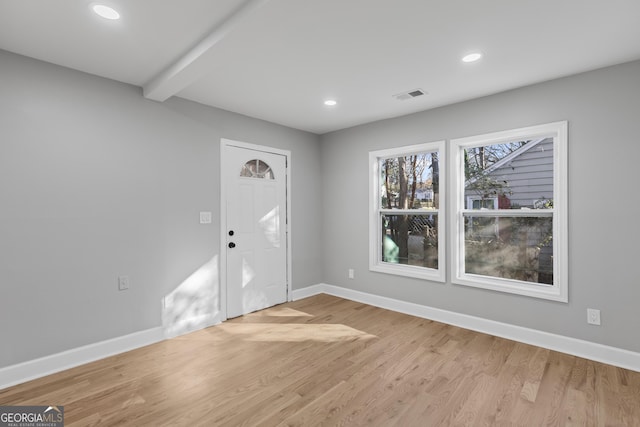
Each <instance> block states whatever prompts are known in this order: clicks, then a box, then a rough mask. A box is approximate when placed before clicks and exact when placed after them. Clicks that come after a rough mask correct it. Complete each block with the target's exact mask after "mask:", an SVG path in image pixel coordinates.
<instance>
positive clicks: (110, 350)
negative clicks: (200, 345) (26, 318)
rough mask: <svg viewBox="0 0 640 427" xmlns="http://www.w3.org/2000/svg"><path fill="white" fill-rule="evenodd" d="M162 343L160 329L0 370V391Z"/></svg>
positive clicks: (162, 337) (135, 333)
mask: <svg viewBox="0 0 640 427" xmlns="http://www.w3.org/2000/svg"><path fill="white" fill-rule="evenodd" d="M163 340H164V330H163V329H162V328H160V327H158V328H152V329H147V330H144V331H140V332H134V333H133V334H129V335H125V336H122V337H116V338H112V339H109V340H106V341H101V342H97V343H94V344H89V345H85V346H82V347H78V348H73V349H71V350H67V351H63V352H61V353H56V354H52V355H50V356H45V357H41V358H39V359H34V360H29V361H27V362H22V363H18V364H16V365H12V366H7V367H5V368H0V390H2V389H4V388H7V387H11V386H13V385H16V384H21V383H23V382H26V381H30V380H34V379H36V378H40V377H43V376H45V375H50V374H54V373H56V372H60V371H64V370H66V369H70V368H74V367H76V366H80V365H84V364H85V363H89V362H94V361H96V360H100V359H104V358H105V357H109V356H113V355H115V354H119V353H124V352H126V351H129V350H134V349H136V348H140V347H144V346H146V345H149V344H154V343H157V342H160V341H163Z"/></svg>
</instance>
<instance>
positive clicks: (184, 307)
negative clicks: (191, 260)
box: [162, 255, 220, 338]
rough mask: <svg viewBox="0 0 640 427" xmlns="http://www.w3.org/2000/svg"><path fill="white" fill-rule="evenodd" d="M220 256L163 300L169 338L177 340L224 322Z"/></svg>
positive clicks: (163, 320) (210, 261)
mask: <svg viewBox="0 0 640 427" xmlns="http://www.w3.org/2000/svg"><path fill="white" fill-rule="evenodd" d="M219 315H220V284H219V279H218V256H217V255H216V256H214V257H213V258H211V259H210V260H209V261H208V262H207V263H205V264H204V265H203V266H202V267H200V268H199V269H198V270H196V271H195V272H194V273H193V274H191V276H189V277H187V278H186V279H185V280H184V281H183V282H182V283H181V284H180V285H178V287H176V288H175V289H174V290H173V291H171V292H170V293H169V294H167V295H165V297H164V298H163V301H162V326H163V328H164V331H165V335H166V336H167V337H168V338H170V337H175V336H178V335H182V334H185V333H187V332H191V331H194V330H197V329H201V328H204V327H207V326H210V325H214V324H216V323H219V322H220V318H219Z"/></svg>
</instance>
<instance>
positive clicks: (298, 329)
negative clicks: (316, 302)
mask: <svg viewBox="0 0 640 427" xmlns="http://www.w3.org/2000/svg"><path fill="white" fill-rule="evenodd" d="M215 328H216V329H219V330H220V331H221V332H224V333H226V334H227V337H226V338H225V339H228V338H229V335H232V336H233V337H236V338H240V339H243V340H246V341H285V342H299V341H319V342H336V341H352V340H354V339H374V338H377V337H376V336H375V335H371V334H368V333H366V332H363V331H359V330H357V329H354V328H351V327H349V326H346V325H341V324H319V325H314V324H300V323H223V324H221V325H218V326H216V327H215Z"/></svg>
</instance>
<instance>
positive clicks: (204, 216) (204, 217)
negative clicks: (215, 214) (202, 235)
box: [200, 212, 211, 224]
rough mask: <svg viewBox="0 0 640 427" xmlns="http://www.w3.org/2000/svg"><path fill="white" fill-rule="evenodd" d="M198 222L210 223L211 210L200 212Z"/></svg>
mask: <svg viewBox="0 0 640 427" xmlns="http://www.w3.org/2000/svg"><path fill="white" fill-rule="evenodd" d="M200 224H211V212H200Z"/></svg>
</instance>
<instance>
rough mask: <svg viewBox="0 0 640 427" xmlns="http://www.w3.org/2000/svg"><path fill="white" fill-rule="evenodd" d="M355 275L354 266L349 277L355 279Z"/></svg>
mask: <svg viewBox="0 0 640 427" xmlns="http://www.w3.org/2000/svg"><path fill="white" fill-rule="evenodd" d="M354 277H355V272H354V271H353V268H350V269H349V279H353V278H354Z"/></svg>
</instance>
